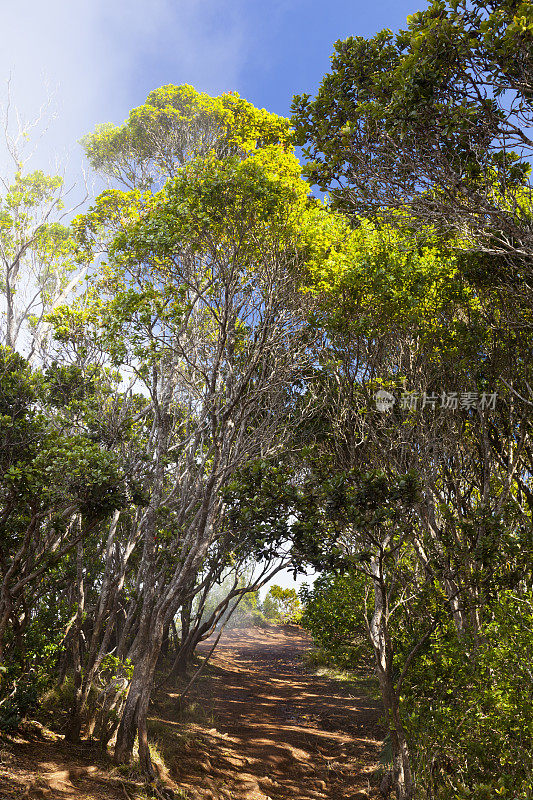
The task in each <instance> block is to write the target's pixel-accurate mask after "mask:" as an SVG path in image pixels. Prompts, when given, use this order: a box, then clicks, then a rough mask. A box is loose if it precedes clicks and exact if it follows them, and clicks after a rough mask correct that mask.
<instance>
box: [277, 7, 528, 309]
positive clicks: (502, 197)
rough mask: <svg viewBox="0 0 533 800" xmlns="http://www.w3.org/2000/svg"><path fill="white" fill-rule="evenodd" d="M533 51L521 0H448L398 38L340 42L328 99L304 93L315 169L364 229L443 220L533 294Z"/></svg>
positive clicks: (499, 272)
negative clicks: (366, 221) (372, 223)
mask: <svg viewBox="0 0 533 800" xmlns="http://www.w3.org/2000/svg"><path fill="white" fill-rule="evenodd" d="M532 45H533V9H532V8H531V4H530V3H526V2H518V0H505V2H492V1H491V2H486V1H485V0H473V2H470V1H469V0H452V1H448V0H435V2H432V3H430V5H429V7H428V8H427V9H426V10H425V11H419V12H417V13H416V14H413V15H412V16H411V17H409V18H408V25H407V29H406V30H402V31H400V32H399V33H398V34H397V35H396V36H394V35H393V33H392V32H391V31H389V30H383V31H381V32H380V33H378V34H376V36H374V37H373V38H371V39H364V38H363V37H349V38H348V39H346V40H345V41H339V42H337V43H336V45H335V53H334V57H333V59H332V72H331V73H330V74H328V75H326V76H325V78H324V80H323V82H322V85H321V87H320V89H319V91H318V94H317V96H316V98H315V99H314V100H311V98H310V96H309V95H300V96H297V97H295V98H294V106H293V108H294V112H295V113H294V123H295V126H296V130H297V136H298V140H299V142H300V143H301V144H304V145H306V147H305V148H304V153H305V155H306V156H307V159H308V164H307V167H306V171H307V175H308V176H309V178H310V179H311V180H312V182H313V183H317V184H318V185H319V186H320V187H321V189H322V190H323V191H329V192H330V194H331V199H332V203H333V204H334V206H335V207H336V208H340V209H342V210H343V211H344V212H346V213H347V214H348V215H349V216H350V217H351V218H352V220H353V221H354V223H356V222H357V217H358V215H362V216H370V217H371V218H372V219H376V220H379V219H381V220H383V219H384V218H387V219H388V220H389V221H393V222H394V221H395V220H401V219H402V218H403V219H405V218H410V219H412V220H413V221H414V222H415V224H416V225H419V224H423V225H429V226H434V227H435V228H436V229H437V230H439V231H441V232H442V233H443V234H444V235H446V236H450V235H451V237H452V240H453V245H454V246H455V247H457V248H459V249H461V250H464V251H466V252H475V253H477V254H479V255H480V256H481V257H482V259H483V267H484V272H485V275H486V279H488V280H490V281H491V282H492V283H498V282H499V283H501V282H502V280H503V282H504V283H506V284H507V285H508V286H509V285H512V286H513V287H514V288H515V289H516V290H517V291H519V293H520V295H522V296H524V295H526V294H527V292H529V293H530V292H531V276H532V270H531V258H532V253H533V239H532V236H531V208H532V202H531V201H532V194H531V192H532V187H531V183H530V180H529V178H530V163H529V162H530V161H531V157H532V147H533V141H532V139H531V134H530V131H531V127H532V121H533V104H532V100H533V93H532V86H533V56H532V53H533V46H532ZM487 272H488V274H487ZM523 281H525V282H526V286H525V287H524V286H523V285H521V284H522V282H523ZM524 288H525V291H524Z"/></svg>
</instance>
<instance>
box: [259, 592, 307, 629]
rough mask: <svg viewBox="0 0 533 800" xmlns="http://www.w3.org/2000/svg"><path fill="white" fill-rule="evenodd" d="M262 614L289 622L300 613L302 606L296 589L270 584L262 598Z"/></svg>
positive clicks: (295, 618)
mask: <svg viewBox="0 0 533 800" xmlns="http://www.w3.org/2000/svg"><path fill="white" fill-rule="evenodd" d="M262 608H263V614H264V615H265V617H266V618H267V619H272V620H279V621H281V622H291V621H292V620H297V619H298V618H299V616H300V615H301V613H302V606H301V603H300V600H299V598H298V594H297V592H296V589H294V588H292V589H290V588H286V589H284V588H283V587H282V586H277V585H276V584H274V586H271V587H270V589H269V590H268V592H267V595H266V597H265V599H264V600H263V606H262Z"/></svg>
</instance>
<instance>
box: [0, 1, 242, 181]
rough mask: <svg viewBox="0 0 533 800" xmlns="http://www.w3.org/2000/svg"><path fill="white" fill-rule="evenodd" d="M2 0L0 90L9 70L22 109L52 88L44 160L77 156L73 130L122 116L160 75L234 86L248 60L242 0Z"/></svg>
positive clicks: (163, 79)
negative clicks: (51, 113) (51, 117)
mask: <svg viewBox="0 0 533 800" xmlns="http://www.w3.org/2000/svg"><path fill="white" fill-rule="evenodd" d="M2 6H3V8H2V11H1V14H2V17H1V18H2V28H3V37H2V49H1V51H0V98H2V95H3V96H4V97H5V89H4V87H5V81H6V80H7V78H8V76H9V74H10V73H11V74H12V86H13V99H14V102H15V104H16V105H17V106H18V107H19V108H20V109H21V110H22V112H23V113H24V115H26V116H27V117H32V116H34V115H35V113H36V111H37V109H38V108H39V106H40V105H41V104H42V102H43V101H44V100H45V98H46V95H47V92H48V91H49V90H50V89H51V90H52V91H53V94H54V106H55V107H56V108H57V119H56V120H55V121H54V123H53V124H52V125H51V127H50V129H49V131H48V133H47V136H46V138H45V139H44V140H43V145H42V148H41V151H40V152H41V160H42V159H43V158H44V157H45V156H46V157H47V158H49V157H50V154H51V152H54V153H55V154H57V155H59V158H60V159H61V160H64V158H65V155H66V153H67V152H68V151H70V153H71V161H73V162H74V163H75V164H76V165H77V164H78V163H81V151H80V149H79V148H77V146H76V142H77V141H78V140H79V138H80V137H81V136H82V135H83V134H84V133H86V132H88V131H90V130H92V129H93V128H94V125H95V124H97V123H98V122H104V121H108V120H110V121H114V122H119V121H121V120H122V119H124V117H125V116H126V115H127V113H128V111H129V109H130V108H131V107H133V106H135V105H138V104H140V103H142V102H143V101H144V99H145V97H146V94H147V93H148V91H150V90H151V89H154V88H156V87H157V86H160V85H162V84H165V83H190V84H192V85H194V86H196V87H197V88H199V89H202V90H203V91H208V92H211V93H218V92H221V91H225V90H227V89H234V88H237V86H238V82H239V75H240V74H241V72H242V70H243V69H244V66H245V62H246V57H247V44H246V43H247V40H248V37H247V31H246V24H245V22H244V20H245V5H244V0H242V2H241V0H225V1H224V2H217V1H216V0H46V2H44V3H43V2H42V0H25V2H24V0H21V2H19V3H13V2H12V0H3V3H2ZM47 85H48V87H49V88H48V90H47V88H46V86H47ZM39 165H40V164H39ZM36 166H37V164H36ZM45 166H46V167H47V168H49V167H48V165H45ZM73 166H74V164H73Z"/></svg>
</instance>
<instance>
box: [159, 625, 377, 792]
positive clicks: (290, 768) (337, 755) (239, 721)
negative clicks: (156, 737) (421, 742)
mask: <svg viewBox="0 0 533 800" xmlns="http://www.w3.org/2000/svg"><path fill="white" fill-rule="evenodd" d="M309 646H310V643H309V640H308V638H307V637H306V636H305V635H303V634H302V633H301V632H300V631H298V629H294V628H290V627H285V628H283V629H268V630H266V631H265V630H261V629H255V628H254V629H248V630H246V631H239V630H237V631H232V632H231V633H229V634H227V635H226V637H225V638H224V640H223V641H222V642H221V643H220V644H219V647H218V649H217V651H216V655H215V656H214V657H213V668H212V669H211V674H210V675H209V677H208V678H207V679H206V680H204V681H202V682H201V683H200V685H199V687H198V688H196V689H195V690H194V691H193V693H192V697H193V698H194V699H196V701H197V702H198V703H200V704H202V706H203V707H204V708H206V709H209V708H212V709H213V720H214V726H213V727H212V728H211V729H208V730H205V727H202V728H199V727H197V726H194V738H193V739H192V740H191V741H190V742H189V743H187V744H186V745H185V746H184V748H183V749H182V752H181V754H180V757H178V758H177V759H175V760H174V761H173V765H172V768H171V775H172V778H174V780H176V782H177V784H178V785H179V786H181V787H182V788H183V789H184V790H185V791H186V792H187V794H188V795H189V796H190V797H191V798H194V799H195V800H196V798H198V800H211V798H214V799H215V800H226V798H227V799H228V800H230V799H231V800H268V798H271V800H278V798H279V800H325V799H326V798H327V799H328V800H352V798H353V800H355V798H364V797H369V796H373V794H375V792H373V791H372V790H371V789H370V785H369V780H368V778H369V776H370V773H371V772H372V770H373V768H374V767H375V761H376V757H377V754H378V752H379V749H380V741H379V739H380V731H379V728H378V724H377V720H378V718H379V713H380V712H379V707H378V704H377V703H376V702H374V701H373V700H370V699H369V698H368V697H366V696H365V695H363V694H356V693H355V692H354V689H353V687H352V688H350V685H349V684H348V685H346V684H342V683H339V682H338V681H334V680H332V679H330V678H326V677H317V676H315V675H312V674H310V673H309V671H307V670H306V669H305V668H304V665H303V663H302V658H301V657H302V654H303V652H304V651H305V650H307V649H309ZM171 715H172V709H171V707H170V708H167V709H166V711H165V713H164V714H162V715H161V717H160V718H161V719H166V720H167V721H170V720H171ZM167 763H169V762H167Z"/></svg>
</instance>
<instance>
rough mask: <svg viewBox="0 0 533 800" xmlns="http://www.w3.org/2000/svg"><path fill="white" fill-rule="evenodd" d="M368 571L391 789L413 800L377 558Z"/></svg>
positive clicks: (371, 630)
mask: <svg viewBox="0 0 533 800" xmlns="http://www.w3.org/2000/svg"><path fill="white" fill-rule="evenodd" d="M371 571H372V574H373V584H374V611H373V615H372V619H371V621H370V623H369V625H368V632H369V636H370V641H371V642H372V647H373V648H374V656H375V659H376V669H377V674H378V679H379V686H380V690H381V696H382V701H383V706H384V709H385V714H386V718H387V722H388V726H389V732H390V737H391V746H392V756H393V767H392V774H393V783H394V789H395V792H396V797H397V800H413V798H414V796H415V794H414V793H415V782H414V777H413V773H412V770H411V758H410V753H409V746H408V743H407V737H406V735H405V730H404V727H403V723H402V718H401V713H400V703H399V697H398V693H397V691H396V687H395V684H394V675H393V659H392V643H391V641H390V636H389V631H388V603H387V592H386V588H385V583H384V579H383V575H382V573H381V564H380V559H379V558H375V559H374V561H373V562H372V565H371Z"/></svg>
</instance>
